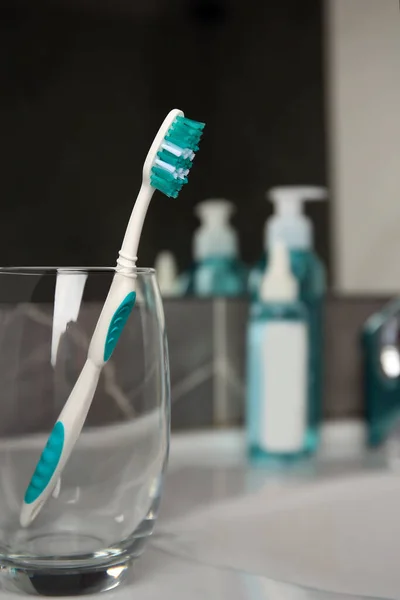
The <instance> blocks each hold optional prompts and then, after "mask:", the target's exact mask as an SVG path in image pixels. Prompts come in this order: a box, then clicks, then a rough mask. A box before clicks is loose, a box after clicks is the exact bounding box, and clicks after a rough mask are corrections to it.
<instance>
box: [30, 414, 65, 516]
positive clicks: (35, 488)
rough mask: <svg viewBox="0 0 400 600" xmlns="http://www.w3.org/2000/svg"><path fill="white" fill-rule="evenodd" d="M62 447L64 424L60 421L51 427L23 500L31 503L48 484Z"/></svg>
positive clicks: (58, 460)
mask: <svg viewBox="0 0 400 600" xmlns="http://www.w3.org/2000/svg"><path fill="white" fill-rule="evenodd" d="M63 447H64V425H63V424H62V423H61V421H57V423H56V424H55V425H54V427H53V431H52V432H51V434H50V436H49V439H48V440H47V444H46V447H45V449H44V450H43V452H42V454H41V456H40V459H39V462H38V464H37V465H36V469H35V472H34V474H33V475H32V479H31V481H30V483H29V486H28V489H27V490H26V493H25V498H24V501H25V503H26V504H32V502H35V500H37V499H38V498H39V496H40V494H41V493H42V492H43V491H44V490H45V489H46V487H47V486H48V484H49V482H50V479H51V478H52V476H53V473H54V471H55V470H56V468H57V465H58V463H59V462H60V458H61V454H62V451H63Z"/></svg>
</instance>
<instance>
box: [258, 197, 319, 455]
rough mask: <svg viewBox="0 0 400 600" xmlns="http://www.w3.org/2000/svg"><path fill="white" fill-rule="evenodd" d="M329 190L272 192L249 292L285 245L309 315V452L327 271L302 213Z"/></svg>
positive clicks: (314, 442) (315, 430)
mask: <svg viewBox="0 0 400 600" xmlns="http://www.w3.org/2000/svg"><path fill="white" fill-rule="evenodd" d="M326 196H327V194H326V190H325V188H321V187H314V186H283V187H275V188H272V189H271V190H270V191H269V193H268V198H269V199H270V200H271V202H273V204H274V207H275V213H274V214H273V215H272V217H270V218H269V219H268V220H267V222H266V224H265V230H264V254H263V257H262V259H261V260H260V262H259V263H258V264H257V265H256V267H255V268H254V269H253V271H252V273H251V275H250V279H249V290H250V294H251V297H252V299H253V300H257V298H259V294H260V287H261V282H262V277H263V273H265V271H266V269H267V267H268V262H269V254H270V248H271V247H272V246H273V245H274V244H276V243H277V242H278V243H279V242H282V243H283V244H284V245H285V246H286V247H287V248H288V251H289V255H290V266H291V270H292V273H293V275H294V276H295V278H296V280H297V282H298V296H299V298H298V299H299V301H301V302H302V303H303V304H304V306H305V307H306V309H307V312H308V337H309V340H308V348H309V351H308V361H309V368H308V373H309V377H308V407H309V415H308V430H307V440H306V449H307V451H308V452H310V453H311V452H313V451H315V450H316V448H317V446H318V442H319V425H320V422H321V416H322V400H323V329H324V326H323V320H324V300H325V295H326V276H325V268H324V265H323V264H322V262H321V260H320V258H319V257H318V256H317V254H316V253H315V251H314V249H313V227H312V223H311V221H310V219H309V218H308V217H307V216H306V215H305V214H304V213H303V206H304V202H306V201H308V200H324V199H325V198H326Z"/></svg>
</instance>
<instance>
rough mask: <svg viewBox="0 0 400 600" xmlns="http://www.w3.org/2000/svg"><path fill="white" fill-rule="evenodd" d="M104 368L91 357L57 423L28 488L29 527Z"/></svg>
mask: <svg viewBox="0 0 400 600" xmlns="http://www.w3.org/2000/svg"><path fill="white" fill-rule="evenodd" d="M100 373H101V368H100V367H97V366H96V365H94V364H93V363H92V362H91V361H90V360H87V361H86V363H85V365H84V367H83V369H82V371H81V374H80V375H79V377H78V379H77V381H76V383H75V385H74V388H73V390H72V392H71V394H70V396H69V398H68V400H67V402H66V404H65V406H64V408H63V410H62V411H61V414H60V416H59V418H58V420H57V422H56V424H55V425H54V428H53V431H52V432H51V434H50V436H49V438H48V440H47V444H46V447H45V449H44V450H43V452H42V454H41V456H40V459H39V462H38V463H37V466H36V469H35V472H34V474H33V476H32V479H31V481H30V484H29V486H28V488H27V490H26V494H25V500H24V503H23V506H22V510H21V516H20V522H21V525H22V527H27V526H28V525H29V524H30V523H31V522H32V520H33V519H34V518H35V517H36V515H37V514H38V512H39V511H40V509H41V507H42V505H43V504H44V503H45V502H46V500H47V499H48V498H49V496H50V495H51V493H52V491H53V489H54V487H55V486H56V485H57V482H58V480H59V477H60V474H61V471H62V470H63V468H64V465H65V463H66V462H67V460H68V458H69V456H70V454H71V452H72V449H73V447H74V445H75V443H76V440H77V439H78V437H79V434H80V432H81V430H82V427H83V424H84V422H85V419H86V415H87V413H88V410H89V408H90V405H91V403H92V400H93V396H94V393H95V391H96V387H97V383H98V381H99V377H100Z"/></svg>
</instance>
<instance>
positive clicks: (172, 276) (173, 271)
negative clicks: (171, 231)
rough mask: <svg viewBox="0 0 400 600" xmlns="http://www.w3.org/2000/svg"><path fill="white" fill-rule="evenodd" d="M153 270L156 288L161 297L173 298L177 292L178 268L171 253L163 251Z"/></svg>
mask: <svg viewBox="0 0 400 600" xmlns="http://www.w3.org/2000/svg"><path fill="white" fill-rule="evenodd" d="M154 268H155V270H156V275H157V281H158V286H159V288H160V292H161V295H162V296H174V295H176V292H177V280H178V268H177V266H176V261H175V257H174V255H173V254H172V252H168V251H167V250H163V251H162V252H160V253H159V254H158V256H157V258H156V261H155V264H154Z"/></svg>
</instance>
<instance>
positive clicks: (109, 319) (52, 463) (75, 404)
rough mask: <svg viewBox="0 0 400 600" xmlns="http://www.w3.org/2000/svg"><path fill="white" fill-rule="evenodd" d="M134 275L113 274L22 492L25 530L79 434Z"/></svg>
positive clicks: (129, 303) (128, 305)
mask: <svg viewBox="0 0 400 600" xmlns="http://www.w3.org/2000/svg"><path fill="white" fill-rule="evenodd" d="M135 283H136V276H135V274H134V273H132V270H131V274H130V275H122V274H120V273H116V274H115V275H114V279H113V282H112V284H111V287H110V291H109V293H108V296H107V299H106V302H105V304H104V306H103V310H102V312H101V315H100V318H99V320H98V322H97V325H96V329H95V332H94V334H93V337H92V340H91V342H90V346H89V352H88V358H87V360H86V363H85V365H84V367H83V369H82V371H81V373H80V375H79V377H78V379H77V381H76V383H75V385H74V387H73V389H72V392H71V393H70V395H69V398H68V400H67V402H66V404H65V405H64V408H63V409H62V411H61V413H60V416H59V418H58V420H57V422H56V424H55V425H54V428H53V431H52V432H51V434H50V436H49V438H48V441H47V445H46V447H45V449H44V450H43V452H42V454H41V456H40V459H39V462H38V463H37V466H36V469H35V472H34V474H33V476H32V478H31V481H30V483H29V486H28V488H27V490H26V493H25V498H24V502H23V506H22V509H21V515H20V523H21V525H22V527H27V526H28V525H29V524H30V523H31V522H32V521H33V519H34V518H35V517H36V515H37V514H38V513H39V511H40V509H41V508H42V506H43V505H44V503H45V502H46V500H47V499H48V498H49V497H50V495H51V494H52V492H53V490H54V489H55V487H56V486H57V484H58V481H59V478H60V474H61V471H62V470H63V468H64V466H65V464H66V462H67V460H68V458H69V456H70V454H71V452H72V450H73V448H74V446H75V443H76V441H77V439H78V437H79V435H80V433H81V431H82V427H83V425H84V422H85V420H86V416H87V414H88V411H89V408H90V405H91V403H92V400H93V396H94V394H95V391H96V388H97V384H98V381H99V377H100V373H101V370H102V367H103V365H104V364H105V363H106V362H107V361H108V360H109V358H110V356H111V354H112V352H113V351H114V348H115V346H116V344H117V342H118V339H119V337H120V335H121V333H122V331H123V328H124V326H125V323H126V321H127V319H128V317H129V315H130V313H131V310H132V308H133V305H134V303H135V298H136V293H135V291H134V290H135Z"/></svg>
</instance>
